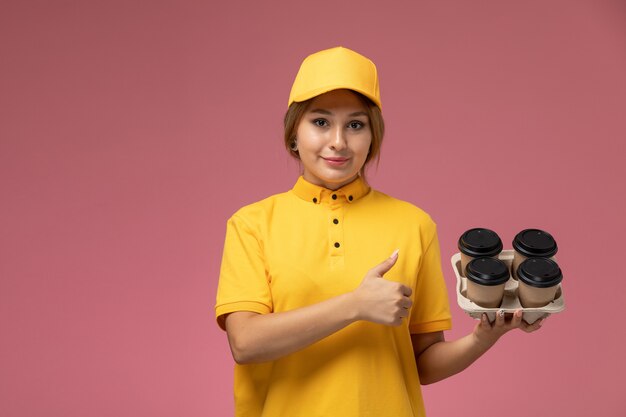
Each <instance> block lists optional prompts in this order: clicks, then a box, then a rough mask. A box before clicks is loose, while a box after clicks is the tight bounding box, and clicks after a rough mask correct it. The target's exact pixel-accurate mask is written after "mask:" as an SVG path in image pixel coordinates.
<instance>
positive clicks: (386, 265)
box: [372, 249, 400, 277]
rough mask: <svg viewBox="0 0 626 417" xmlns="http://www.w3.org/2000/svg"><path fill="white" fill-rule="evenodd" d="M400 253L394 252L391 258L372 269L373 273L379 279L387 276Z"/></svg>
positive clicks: (397, 250)
mask: <svg viewBox="0 0 626 417" xmlns="http://www.w3.org/2000/svg"><path fill="white" fill-rule="evenodd" d="M399 251H400V249H396V250H394V251H393V253H392V254H391V256H390V257H389V258H387V259H385V260H384V261H382V262H381V263H379V264H378V265H376V266H375V267H374V268H372V271H373V272H374V273H375V274H376V275H378V276H379V277H382V276H383V275H385V274H386V273H387V271H389V270H390V269H391V268H392V267H393V266H394V265H395V264H396V261H397V260H398V252H399Z"/></svg>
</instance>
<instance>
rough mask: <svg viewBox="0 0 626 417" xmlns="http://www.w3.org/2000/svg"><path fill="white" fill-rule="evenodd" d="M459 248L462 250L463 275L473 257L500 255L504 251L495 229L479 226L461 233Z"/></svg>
mask: <svg viewBox="0 0 626 417" xmlns="http://www.w3.org/2000/svg"><path fill="white" fill-rule="evenodd" d="M458 248H459V251H460V252H461V276H465V269H466V268H467V264H468V263H469V262H470V261H471V260H472V259H475V258H484V257H488V258H491V257H496V256H498V254H499V253H500V252H502V240H500V236H498V234H497V233H496V232H494V231H493V230H489V229H485V228H483V227H477V228H474V229H469V230H467V231H466V232H465V233H463V234H462V235H461V237H460V238H459V241H458Z"/></svg>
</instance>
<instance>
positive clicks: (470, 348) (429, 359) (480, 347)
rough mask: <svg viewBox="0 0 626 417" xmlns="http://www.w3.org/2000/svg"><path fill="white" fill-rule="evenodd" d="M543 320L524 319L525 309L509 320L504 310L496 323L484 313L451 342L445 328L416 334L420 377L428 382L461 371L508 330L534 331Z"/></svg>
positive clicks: (414, 336) (539, 326)
mask: <svg viewBox="0 0 626 417" xmlns="http://www.w3.org/2000/svg"><path fill="white" fill-rule="evenodd" d="M542 322H543V319H542V320H538V321H536V322H535V323H533V324H532V325H529V324H527V323H526V322H524V321H522V311H521V310H518V311H516V312H515V313H514V314H513V317H512V318H511V319H510V320H505V317H504V314H497V315H496V320H495V322H494V324H493V325H492V324H490V323H489V321H488V320H487V316H486V315H485V314H483V316H482V318H481V321H480V322H479V323H478V324H477V325H476V327H475V328H474V331H473V332H472V333H470V334H468V335H467V336H464V337H462V338H460V339H457V340H454V341H451V342H448V341H446V340H445V338H444V336H443V332H434V333H423V334H413V335H411V341H412V342H413V350H414V351H415V361H416V363H417V370H418V373H419V376H420V381H421V383H422V384H423V385H427V384H432V383H434V382H437V381H441V380H442V379H445V378H448V377H450V376H452V375H454V374H457V373H459V372H461V371H462V370H464V369H465V368H467V367H468V366H470V365H471V364H472V363H474V362H475V361H476V360H477V359H478V358H480V357H481V356H482V355H483V354H484V353H485V352H487V351H488V350H489V349H490V348H491V347H492V346H493V345H494V344H495V343H496V342H497V341H498V339H499V338H500V337H501V336H502V335H504V334H505V333H506V332H508V331H510V330H512V329H515V328H521V329H522V330H524V331H525V332H533V331H535V330H538V329H539V328H541V324H542Z"/></svg>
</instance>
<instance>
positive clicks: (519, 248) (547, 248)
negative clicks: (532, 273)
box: [511, 229, 558, 279]
mask: <svg viewBox="0 0 626 417" xmlns="http://www.w3.org/2000/svg"><path fill="white" fill-rule="evenodd" d="M513 249H514V254H513V262H512V265H511V273H512V275H513V278H515V279H517V278H518V277H517V269H518V268H519V266H520V264H521V263H522V262H524V261H525V260H526V259H528V258H552V257H553V256H554V255H556V252H557V251H558V247H557V245H556V241H555V240H554V238H553V237H552V235H551V234H550V233H548V232H546V231H543V230H539V229H525V230H522V231H521V232H519V233H518V234H517V235H515V238H514V239H513Z"/></svg>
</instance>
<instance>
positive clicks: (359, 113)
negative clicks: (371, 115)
mask: <svg viewBox="0 0 626 417" xmlns="http://www.w3.org/2000/svg"><path fill="white" fill-rule="evenodd" d="M310 112H311V113H319V114H324V115H327V116H332V115H333V113H332V112H330V111H328V110H324V109H313V110H310ZM348 116H350V117H357V116H367V113H366V112H364V111H357V112H354V113H350V114H349V115H348Z"/></svg>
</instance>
